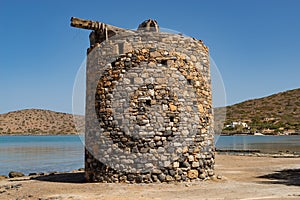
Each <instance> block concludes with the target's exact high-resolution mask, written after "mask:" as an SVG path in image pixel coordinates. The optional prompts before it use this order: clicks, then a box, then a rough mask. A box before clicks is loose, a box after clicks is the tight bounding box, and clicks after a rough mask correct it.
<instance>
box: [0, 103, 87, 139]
mask: <svg viewBox="0 0 300 200" xmlns="http://www.w3.org/2000/svg"><path fill="white" fill-rule="evenodd" d="M76 118H77V119H79V121H80V127H83V117H82V116H76ZM76 121H78V120H76ZM0 134H77V130H76V127H75V123H74V118H73V115H71V114H67V113H61V112H53V111H50V110H40V109H26V110H20V111H15V112H9V113H5V114H1V115H0Z"/></svg>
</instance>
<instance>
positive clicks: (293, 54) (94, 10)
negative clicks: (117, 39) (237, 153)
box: [0, 0, 300, 113]
mask: <svg viewBox="0 0 300 200" xmlns="http://www.w3.org/2000/svg"><path fill="white" fill-rule="evenodd" d="M299 8H300V1H298V0H281V1H278V0H264V1H262V0H248V1H247V0H244V1H241V0H235V1H233V0H226V1H224V0H219V1H214V0H212V1H208V0H205V1H200V0H198V1H196V0H195V1H188V0H185V1H161V0H159V1H156V0H155V1H153V0H152V1H89V2H88V1H58V0H57V1H55V0H51V1H50V0H49V1H38V0H36V1H30V0H26V1H21V0H19V1H14V0H1V1H0V20H1V24H0V36H1V37H0V45H1V48H0V92H1V97H0V113H5V112H8V111H13V110H18V109H24V108H43V109H50V110H55V111H62V112H69V113H71V110H72V90H73V83H74V79H75V76H76V72H77V70H78V68H79V66H80V64H81V62H82V61H83V60H84V58H85V53H86V48H87V47H88V45H89V42H88V34H89V31H85V30H79V29H75V28H71V27H70V26H69V24H70V21H69V20H70V17H72V16H76V17H80V18H86V19H93V20H99V21H102V22H105V23H109V24H112V25H115V26H119V27H123V28H129V29H132V28H135V27H137V25H138V24H139V23H140V22H142V21H143V20H145V19H148V18H153V19H156V20H157V21H158V23H159V25H160V26H161V27H164V28H170V29H173V30H176V31H179V32H182V33H184V34H186V35H188V36H192V37H195V38H197V39H201V40H203V41H204V42H205V44H206V45H207V46H209V48H210V53H211V56H212V57H213V59H214V61H215V62H216V64H217V66H218V68H219V70H220V72H221V75H222V77H223V81H224V84H225V88H226V94H227V104H229V105H230V104H234V103H238V102H241V101H244V100H247V99H252V98H257V97H263V96H267V95H270V94H273V93H276V92H280V91H285V90H289V89H294V88H299V87H300V80H299V75H300V64H299V63H300V39H299V37H300V12H299Z"/></svg>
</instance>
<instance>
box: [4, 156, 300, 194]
mask: <svg viewBox="0 0 300 200" xmlns="http://www.w3.org/2000/svg"><path fill="white" fill-rule="evenodd" d="M216 174H217V175H221V176H222V179H215V180H207V181H194V182H189V183H172V184H166V183H164V184H141V185H137V184H106V183H84V182H83V173H82V172H79V173H69V174H56V175H51V176H45V177H39V178H38V179H35V180H29V178H15V179H6V180H2V181H0V199H1V200H5V199H18V200H21V199H39V200H61V199H70V200H77V199H78V200H81V199H83V200H85V199H101V200H121V199H123V200H129V199H130V200H131V199H135V200H137V199H142V200H146V199H147V200H148V199H151V200H161V199H181V200H183V199H193V200H194V199H247V200H250V199H272V200H274V199H300V158H273V157H254V156H233V155H217V156H216Z"/></svg>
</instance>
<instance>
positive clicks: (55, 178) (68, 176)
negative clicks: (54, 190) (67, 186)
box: [31, 172, 86, 183]
mask: <svg viewBox="0 0 300 200" xmlns="http://www.w3.org/2000/svg"><path fill="white" fill-rule="evenodd" d="M31 179H33V180H38V181H48V182H60V183H86V180H85V177H84V172H77V173H62V174H51V175H46V176H38V177H34V178H31Z"/></svg>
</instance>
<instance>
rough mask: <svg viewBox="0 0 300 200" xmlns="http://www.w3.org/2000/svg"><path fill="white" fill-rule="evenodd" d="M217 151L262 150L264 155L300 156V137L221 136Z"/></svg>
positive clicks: (218, 139)
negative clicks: (287, 153)
mask: <svg viewBox="0 0 300 200" xmlns="http://www.w3.org/2000/svg"><path fill="white" fill-rule="evenodd" d="M215 138H216V139H215V140H216V148H217V149H235V150H240V149H242V150H260V151H261V152H262V153H278V152H279V151H283V152H287V151H288V152H294V153H296V154H299V155H300V135H298V136H296V135H295V136H250V135H249V136H219V137H215Z"/></svg>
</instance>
